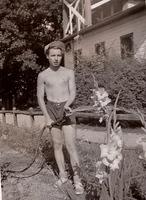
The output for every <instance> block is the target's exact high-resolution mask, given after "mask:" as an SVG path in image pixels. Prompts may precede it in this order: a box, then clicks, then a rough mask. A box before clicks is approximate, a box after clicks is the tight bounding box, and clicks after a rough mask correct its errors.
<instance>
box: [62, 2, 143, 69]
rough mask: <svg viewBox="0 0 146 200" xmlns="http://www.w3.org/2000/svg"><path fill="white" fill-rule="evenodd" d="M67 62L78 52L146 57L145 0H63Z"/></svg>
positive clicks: (67, 63) (89, 54) (122, 56)
mask: <svg viewBox="0 0 146 200" xmlns="http://www.w3.org/2000/svg"><path fill="white" fill-rule="evenodd" d="M63 19H64V21H63V27H64V28H63V29H64V38H63V41H64V42H65V44H66V54H65V64H66V66H68V67H73V66H74V62H75V61H74V60H75V59H74V58H75V56H76V55H77V54H78V55H83V56H86V57H91V56H92V55H99V54H100V55H101V54H103V55H105V54H106V53H108V55H110V56H113V55H114V56H115V54H117V55H120V56H121V58H122V59H124V58H125V57H132V56H134V57H136V58H138V59H140V58H146V1H145V0H74V1H71V0H70V1H69V0H68V1H66V0H64V11H63Z"/></svg>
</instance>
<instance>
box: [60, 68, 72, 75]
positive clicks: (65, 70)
mask: <svg viewBox="0 0 146 200" xmlns="http://www.w3.org/2000/svg"><path fill="white" fill-rule="evenodd" d="M61 70H62V71H63V72H64V73H66V74H68V75H72V74H74V71H73V70H72V69H69V68H66V67H61Z"/></svg>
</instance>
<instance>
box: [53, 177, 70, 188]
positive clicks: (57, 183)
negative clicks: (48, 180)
mask: <svg viewBox="0 0 146 200" xmlns="http://www.w3.org/2000/svg"><path fill="white" fill-rule="evenodd" d="M67 181H68V178H67V177H60V178H59V179H58V180H57V181H56V183H55V184H54V186H55V187H61V186H62V185H63V184H64V183H66V182H67Z"/></svg>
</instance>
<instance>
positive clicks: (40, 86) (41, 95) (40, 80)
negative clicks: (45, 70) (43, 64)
mask: <svg viewBox="0 0 146 200" xmlns="http://www.w3.org/2000/svg"><path fill="white" fill-rule="evenodd" d="M44 91H45V84H44V78H43V76H42V74H39V75H38V79H37V98H38V104H39V106H40V108H41V110H42V112H43V115H44V116H45V120H46V123H47V124H48V125H50V124H51V123H52V122H53V121H52V120H51V118H50V116H49V114H48V112H47V109H46V105H45V101H44Z"/></svg>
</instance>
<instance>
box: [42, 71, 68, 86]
mask: <svg viewBox="0 0 146 200" xmlns="http://www.w3.org/2000/svg"><path fill="white" fill-rule="evenodd" d="M68 80H69V78H68V76H67V75H65V74H63V73H61V74H59V73H58V74H48V75H47V76H46V77H45V85H47V86H56V85H57V86H61V85H66V84H67V83H68Z"/></svg>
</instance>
